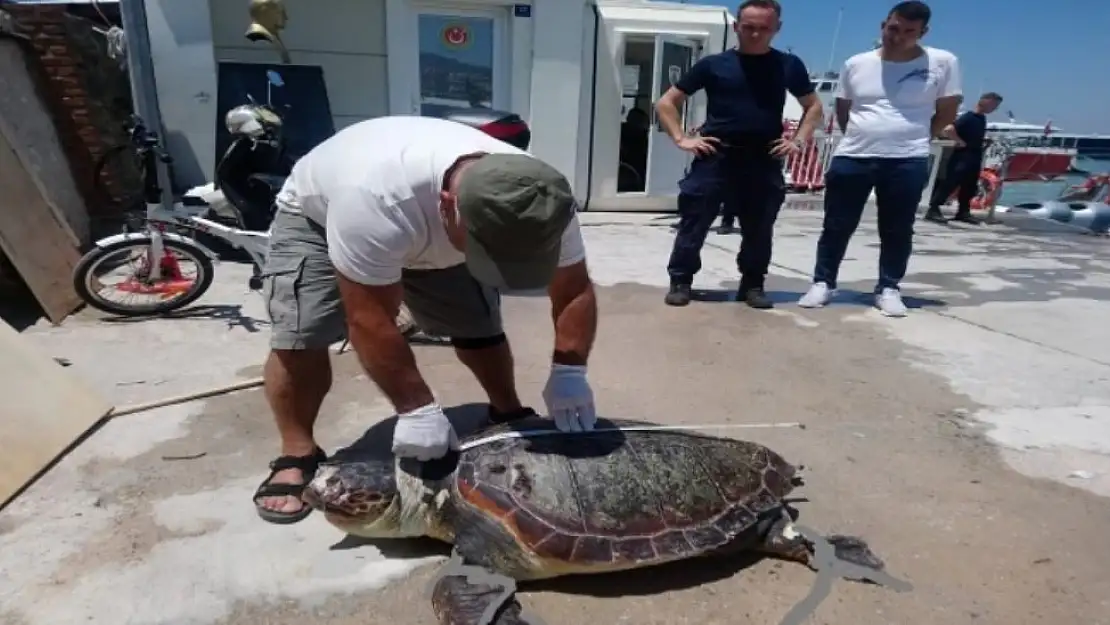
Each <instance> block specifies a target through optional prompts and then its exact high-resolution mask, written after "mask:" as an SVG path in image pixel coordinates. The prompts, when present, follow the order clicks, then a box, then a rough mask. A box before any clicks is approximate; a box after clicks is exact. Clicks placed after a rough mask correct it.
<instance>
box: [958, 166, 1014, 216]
mask: <svg viewBox="0 0 1110 625" xmlns="http://www.w3.org/2000/svg"><path fill="white" fill-rule="evenodd" d="M958 194H959V192H958V191H953V192H952V196H951V197H950V198H949V199H952V198H954V197H956V196H957V195H958ZM1001 194H1002V178H1001V177H999V175H998V172H996V171H995V170H994V169H990V168H988V169H984V170H983V171H981V172H979V193H977V194H976V195H975V197H973V198H971V208H972V210H977V211H978V210H989V209H990V207H992V206H994V205H995V204H996V203H997V202H998V196H999V195H1001Z"/></svg>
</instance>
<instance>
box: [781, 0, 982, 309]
mask: <svg viewBox="0 0 1110 625" xmlns="http://www.w3.org/2000/svg"><path fill="white" fill-rule="evenodd" d="M930 17H931V11H930V10H929V7H928V6H927V5H925V3H923V2H917V1H916V0H912V1H909V2H900V3H899V4H897V5H895V6H894V8H893V9H891V11H890V14H889V15H887V18H886V20H884V21H883V24H882V43H881V45H880V47H879V48H877V49H875V50H872V51H870V52H863V53H861V54H857V55H855V56H853V57H852V58H850V59H848V61H847V62H846V63H844V69H843V70H842V71H841V72H840V92H839V93H837V99H836V120H837V123H838V124H839V125H840V130H841V132H843V133H844V136H843V138H841V140H840V143H839V144H838V145H837V147H836V151H835V153H834V154H833V159H832V162H831V163H830V164H829V168H828V171H827V172H826V174H825V220H824V227H823V229H822V231H821V238H820V239H819V240H818V242H817V262H816V267H815V268H814V272H813V285H812V286H811V287H810V289H809V291H808V292H807V293H806V294H805V295H803V296H802V298H801V300H800V301H799V302H798V305H799V306H802V307H805V308H817V307H820V306H824V305H825V304H826V303H828V301H829V299H830V298H831V297H832V294H833V292H834V291H835V289H836V278H837V273H838V271H839V269H840V263H841V261H842V260H843V259H844V253H845V252H846V251H847V249H848V241H849V240H850V239H851V238H852V234H854V233H855V230H856V227H857V226H858V225H859V220H860V217H861V215H862V214H863V209H864V206H865V205H866V204H867V201H868V199H869V197H870V195H871V192H872V191H874V192H875V201H876V204H877V210H878V222H879V223H878V226H879V241H880V247H881V250H880V253H879V279H878V283H877V284H876V286H875V305H876V306H877V307H878V308H879V310H880V311H882V313H883V314H885V315H887V316H891V317H903V316H905V314H906V306H905V304H904V303H903V302H902V296H901V292H900V291H899V289H898V284H899V282H901V280H902V278H903V277H904V276H905V274H906V267H907V265H908V264H909V258H910V253H911V251H912V247H913V224H914V221H915V219H916V217H917V208H918V205H919V204H920V203H921V194H922V193H923V192H924V190H925V187H926V186H927V185H928V183H929V146H930V142H931V140H932V138H933V137H935V136H939V135H940V133H941V131H942V130H943V129H944V127H945V126H947V125H948V124H951V123H952V122H953V121H954V120H955V119H956V113H957V111H958V109H959V106H960V100H961V93H962V92H961V90H960V68H959V63H958V61H957V60H956V56H955V55H953V54H952V53H951V52H948V51H946V50H939V49H937V48H930V47H924V46H921V45H920V39H921V37H922V36H923V35H924V34H925V33H926V32H928V30H929V18H930Z"/></svg>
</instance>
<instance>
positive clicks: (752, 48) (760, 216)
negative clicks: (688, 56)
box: [656, 0, 822, 308]
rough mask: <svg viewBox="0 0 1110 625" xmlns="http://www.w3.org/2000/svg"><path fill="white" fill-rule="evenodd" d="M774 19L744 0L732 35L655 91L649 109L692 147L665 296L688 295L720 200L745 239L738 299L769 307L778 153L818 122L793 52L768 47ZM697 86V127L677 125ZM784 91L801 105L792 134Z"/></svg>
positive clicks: (681, 298) (778, 11)
mask: <svg viewBox="0 0 1110 625" xmlns="http://www.w3.org/2000/svg"><path fill="white" fill-rule="evenodd" d="M781 27H782V7H781V6H780V5H779V3H778V2H777V1H776V0H746V2H744V3H743V4H741V5H740V8H739V10H738V11H737V13H736V24H735V25H734V26H733V28H734V29H735V31H736V35H737V38H738V40H739V44H738V46H737V47H736V48H735V49H732V50H727V51H725V52H722V53H720V54H711V55H709V56H706V57H705V58H703V59H701V60H699V61H698V62H697V63H695V64H694V66H693V67H692V68H690V71H689V72H688V73H687V74H686V75H685V76H683V77H682V78H681V79H680V80H679V81H678V82H677V83H675V85H674V86H673V87H671V88H670V89H669V90H667V92H666V93H664V94H663V97H662V98H660V99H659V102H658V103H656V112H657V113H658V118H659V121H660V123H661V124H662V126H663V129H664V130H665V131H666V132H667V134H668V135H670V137H671V139H672V140H673V141H674V142H675V144H676V145H678V147H679V148H681V149H682V150H685V151H686V152H690V153H691V154H693V155H694V161H693V163H691V165H690V170H689V172H688V173H687V174H686V177H685V178H683V180H682V182H681V183H680V184H679V196H678V212H679V217H680V220H679V224H678V233H677V234H676V236H675V242H674V249H673V251H672V252H671V258H670V261H669V262H668V264H667V273H668V274H669V275H670V283H671V288H670V291H669V292H668V293H667V297H666V299H665V301H666V303H667V304H669V305H671V306H685V305H686V304H689V303H690V286H691V283H692V282H693V280H694V275H695V274H697V272H698V271H699V270H700V269H701V248H702V246H703V245H704V244H705V237H706V235H707V234H708V233H709V229H710V227H711V226H712V224H713V222H714V220H716V218H717V214H718V212H719V211H720V207H721V204H722V202H723V203H724V205H725V215H726V217H727V216H728V215H730V214H732V215H735V216H736V220H737V221H738V222H739V225H740V233H741V235H742V236H743V239H742V241H741V243H740V253H739V254H737V256H736V267H737V269H738V270H739V271H740V289H739V292H738V293H737V300H738V301H743V302H746V303H747V304H748V305H749V306H751V307H753V308H771V300H770V299H768V298H767V296H766V294H765V293H764V290H763V281H764V278H765V276H766V275H767V269H768V266H769V265H770V263H771V239H772V237H773V235H774V225H775V220H776V219H777V218H778V212H779V208H781V206H782V202H783V200H784V199H785V197H786V191H785V188H786V185H785V184H784V181H783V176H782V159H783V158H785V157H787V156H789V155H790V154H794V153H797V152H798V151H800V146H801V145H804V144H805V142H806V141H808V140H809V139H810V137H812V136H813V132H814V130H815V129H816V128H817V127H818V125H819V124H820V123H821V115H822V112H821V102H820V100H818V99H817V95H816V94H815V93H814V91H813V85H812V84H811V82H810V79H809V72H808V71H807V70H806V66H805V64H804V63H803V62H802V60H801V59H799V58H798V57H796V56H794V55H793V54H790V53H788V52H781V51H779V50H776V49H774V48H772V47H771V40H772V39H773V38H774V36H775V35H776V34H777V33H778V32H779V29H780V28H781ZM702 89H704V90H705V93H706V96H707V98H708V104H707V107H706V120H705V124H704V125H703V126H702V127H701V131H700V132H699V133H698V134H697V135H696V136H688V135H686V134H685V132H684V131H683V128H682V122H681V118H682V117H681V115H680V114H679V110H680V108H681V107H682V105H683V103H684V101H685V100H686V99H687V98H688V97H690V96H691V95H693V94H694V93H697V92H698V91H700V90H702ZM787 91H789V92H790V93H791V94H792V95H793V96H794V97H795V98H797V99H798V102H799V103H800V104H801V105H802V107H803V109H805V117H804V118H803V119H802V123H801V125H800V127H799V128H798V132H797V134H796V135H795V137H794V138H793V139H792V140H790V139H784V138H783V136H782V111H783V107H784V106H785V105H786V92H787Z"/></svg>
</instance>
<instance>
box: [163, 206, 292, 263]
mask: <svg viewBox="0 0 1110 625" xmlns="http://www.w3.org/2000/svg"><path fill="white" fill-rule="evenodd" d="M208 210H209V208H208V207H207V206H197V207H195V209H194V208H193V207H190V206H185V205H184V204H182V203H180V202H176V203H174V207H173V210H169V211H167V210H166V209H164V208H162V205H161V204H147V207H146V219H147V221H148V222H149V224H150V227H148V229H147V230H148V234H149V235H150V259H149V260H150V261H151V262H150V268H151V269H150V271H151V279H153V280H158V279H160V278H161V277H162V275H161V274H162V266H161V263H160V262H157V260H158V259H161V258H162V256H163V255H164V254H165V246H164V244H163V241H164V239H165V237H166V236H167V235H166V233H165V229H166V226H177V227H181V228H188V229H190V230H195V231H197V232H202V233H204V234H207V235H210V236H214V237H216V238H218V239H220V240H222V241H225V242H226V243H228V244H229V245H231V246H232V247H235V248H238V249H241V250H243V251H245V252H246V253H247V254H248V255H249V256H250V257H251V261H252V262H253V263H254V266H255V267H256V268H257V269H259V270H261V269H262V265H263V263H264V262H265V260H266V250H267V247H268V246H269V243H270V233H269V232H256V231H252V230H243V229H240V228H233V227H231V226H226V225H224V224H221V223H219V222H216V221H212V220H211V219H205V218H204V217H201V215H203V214H205V213H207V212H208ZM189 243H190V244H192V245H195V246H196V247H198V248H200V249H202V250H203V251H204V252H205V253H206V254H208V256H209V257H210V258H212V259H213V260H218V257H217V256H216V254H215V253H214V252H212V251H211V250H208V249H207V248H205V247H204V246H203V245H201V244H200V243H199V242H197V241H196V240H193V239H191V238H190V240H189Z"/></svg>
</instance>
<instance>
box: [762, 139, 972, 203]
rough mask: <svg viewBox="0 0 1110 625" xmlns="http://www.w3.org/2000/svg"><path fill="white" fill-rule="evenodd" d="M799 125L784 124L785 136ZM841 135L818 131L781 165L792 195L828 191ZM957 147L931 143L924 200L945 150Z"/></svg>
mask: <svg viewBox="0 0 1110 625" xmlns="http://www.w3.org/2000/svg"><path fill="white" fill-rule="evenodd" d="M797 126H798V124H797V122H793V121H787V122H784V123H783V130H784V136H786V137H790V136H792V135H793V134H794V132H795V131H796V130H797ZM841 137H842V135H840V134H838V133H833V132H830V131H829V129H826V130H825V131H824V132H821V131H818V132H816V133H814V135H813V137H812V138H811V139H810V140H809V141H808V142H807V143H806V145H804V146H803V147H802V150H801V152H799V153H797V154H793V155H791V156H790V157H788V158H787V159H786V160H784V161H783V163H782V173H783V178H785V180H786V187H787V188H788V189H790V190H791V191H795V192H802V193H815V192H818V191H821V190H823V189H824V188H825V172H827V171H828V169H829V163H830V162H831V161H832V157H833V153H834V152H835V151H836V146H837V144H838V143H840V139H841ZM952 145H954V142H953V141H950V140H946V139H935V140H933V142H932V150H931V157H930V158H931V163H930V172H929V184H928V186H926V188H925V191H924V193H923V194H922V197H924V198H928V197H930V195H931V194H932V192H933V184H934V183H935V182H936V179H937V173H938V172H937V170H938V166H939V165H940V164H941V162H942V158H941V157H942V156H943V154H944V150H945V149H946V148H950V147H951V146H952Z"/></svg>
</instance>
